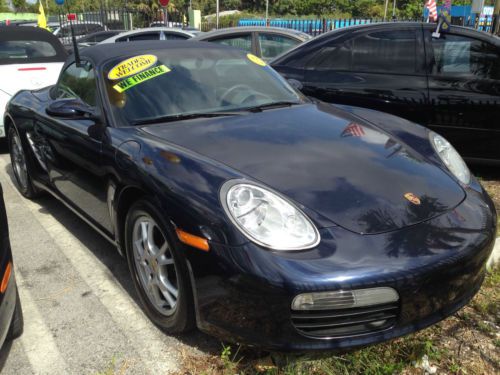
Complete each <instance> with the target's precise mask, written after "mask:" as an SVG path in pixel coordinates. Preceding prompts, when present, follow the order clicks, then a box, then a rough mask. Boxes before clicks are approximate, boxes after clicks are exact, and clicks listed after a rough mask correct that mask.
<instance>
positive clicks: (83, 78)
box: [56, 62, 96, 106]
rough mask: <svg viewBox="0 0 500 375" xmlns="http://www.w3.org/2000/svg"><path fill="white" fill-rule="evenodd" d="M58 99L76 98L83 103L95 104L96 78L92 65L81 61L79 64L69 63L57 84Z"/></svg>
mask: <svg viewBox="0 0 500 375" xmlns="http://www.w3.org/2000/svg"><path fill="white" fill-rule="evenodd" d="M56 97H57V98H58V99H66V98H76V99H81V100H82V101H83V102H84V103H86V104H88V105H90V106H95V105H96V80H95V73H94V69H93V67H92V65H91V64H90V63H88V62H82V63H81V64H80V66H77V65H76V64H75V63H73V64H71V65H70V66H68V67H67V68H66V70H65V71H64V72H63V73H62V75H61V78H60V80H59V83H58V85H57V94H56Z"/></svg>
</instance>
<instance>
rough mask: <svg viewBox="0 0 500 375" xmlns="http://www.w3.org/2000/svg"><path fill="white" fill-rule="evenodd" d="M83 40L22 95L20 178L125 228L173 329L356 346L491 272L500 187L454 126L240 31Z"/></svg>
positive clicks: (34, 191)
mask: <svg viewBox="0 0 500 375" xmlns="http://www.w3.org/2000/svg"><path fill="white" fill-rule="evenodd" d="M80 60H81V61H76V62H75V60H74V57H70V58H69V60H68V61H67V62H66V64H65V66H64V67H63V70H62V73H61V76H60V78H59V81H58V82H57V84H56V85H55V86H53V87H48V88H45V89H42V90H37V91H22V92H19V93H18V94H17V95H15V96H14V97H13V98H12V100H11V101H10V102H9V104H8V106H7V108H6V115H5V126H6V130H7V131H8V138H9V145H10V153H11V158H12V166H13V169H14V172H15V176H16V179H17V182H18V186H19V190H20V191H21V193H22V194H23V195H24V196H25V197H27V198H34V197H36V196H37V195H38V194H40V193H42V192H49V193H50V194H52V195H53V196H55V197H56V198H58V199H59V200H61V201H62V202H63V203H64V204H66V205H67V206H68V207H69V208H70V209H72V210H73V211H74V212H75V213H77V214H78V215H79V216H80V217H81V218H82V219H84V220H85V221H86V222H88V223H89V224H90V225H91V226H93V227H94V228H95V229H96V231H98V232H99V233H100V234H101V235H103V236H105V237H106V238H107V239H108V240H109V241H111V242H112V243H114V244H115V245H116V247H117V248H118V251H120V252H121V253H122V254H123V255H124V256H125V257H126V258H127V260H128V264H129V267H130V272H131V274H132V278H133V280H134V284H135V286H136V289H137V293H138V295H139V298H140V301H141V303H142V307H143V309H144V311H145V313H146V314H147V315H148V316H149V318H150V319H151V320H152V321H153V322H154V323H155V324H157V325H158V326H159V327H161V328H162V329H164V330H165V331H166V332H169V333H173V332H183V331H186V330H188V329H189V328H192V327H194V326H195V325H197V326H198V327H199V328H200V329H201V330H202V331H204V332H207V333H210V334H212V335H215V336H218V337H221V338H223V339H226V340H228V341H234V342H241V343H247V344H251V345H257V346H260V347H263V348H266V349H274V350H282V351H291V350H294V351H306V350H333V349H337V350H339V349H340V350H342V349H346V348H353V347H359V346H363V345H367V344H372V343H378V342H381V341H384V340H388V339H391V338H394V337H398V336H401V335H404V334H407V333H410V332H413V331H416V330H418V329H421V328H424V327H426V326H428V325H430V324H433V323H436V322H438V321H439V320H441V319H443V318H445V317H447V316H448V315H450V314H452V313H453V312H455V311H456V310H458V309H459V308H460V307H462V306H463V305H464V304H466V303H467V302H468V301H469V300H470V299H471V298H472V297H473V296H474V294H475V293H476V292H477V291H478V289H479V287H480V286H481V283H482V281H483V276H484V265H485V262H486V259H487V258H488V256H489V254H490V252H491V249H492V246H493V242H494V238H495V225H496V216H495V213H494V209H493V204H492V202H491V200H490V199H489V197H488V195H487V194H486V193H485V192H484V190H483V189H482V188H481V186H480V185H479V183H478V182H477V180H476V179H475V178H474V177H473V176H471V174H470V172H469V170H468V169H467V166H466V165H465V164H464V162H463V160H462V158H461V157H460V156H459V155H458V153H457V152H456V151H455V150H454V148H453V147H452V146H451V145H450V144H449V143H448V142H447V141H446V139H444V138H443V137H442V136H440V135H438V134H436V133H433V132H430V131H429V130H427V129H425V128H423V127H420V126H418V125H415V124H412V123H410V122H408V121H406V120H402V119H400V118H397V117H394V116H392V115H387V114H383V113H380V112H376V111H373V110H368V109H361V108H356V107H348V106H334V105H330V104H324V103H321V102H312V101H310V100H308V99H306V98H304V97H303V96H301V95H300V94H299V93H297V92H296V91H295V90H294V89H292V88H291V87H290V86H289V85H288V84H287V82H286V81H284V79H283V78H281V77H280V76H279V75H278V74H277V73H276V72H275V71H274V70H273V69H272V68H270V67H269V66H267V65H266V63H265V62H264V61H262V60H261V59H259V58H258V57H256V56H254V55H251V54H246V53H244V52H241V51H238V50H235V49H231V48H228V47H225V46H217V45H214V44H204V43H186V42H171V43H162V42H144V43H128V44H126V45H124V44H120V43H118V44H116V45H104V46H95V47H90V48H87V49H85V50H84V51H82V53H81V57H80Z"/></svg>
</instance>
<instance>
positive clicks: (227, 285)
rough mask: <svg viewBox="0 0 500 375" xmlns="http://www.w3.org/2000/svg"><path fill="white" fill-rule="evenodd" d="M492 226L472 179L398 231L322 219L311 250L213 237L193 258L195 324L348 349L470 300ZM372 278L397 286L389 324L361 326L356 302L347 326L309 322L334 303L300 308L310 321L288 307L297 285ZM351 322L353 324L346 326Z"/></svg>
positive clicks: (370, 281) (336, 286)
mask: <svg viewBox="0 0 500 375" xmlns="http://www.w3.org/2000/svg"><path fill="white" fill-rule="evenodd" d="M495 230H496V215H495V211H494V209H493V204H492V203H491V200H490V199H489V197H488V196H487V195H486V194H485V193H484V192H483V191H482V190H481V189H480V188H478V190H477V191H475V190H472V189H469V190H468V192H467V198H466V199H465V200H464V201H463V202H462V203H461V204H460V205H459V206H458V207H456V208H455V209H454V210H452V211H450V212H448V213H446V214H443V215H441V216H439V217H435V218H434V219H431V220H429V221H427V222H425V223H421V224H418V225H414V226H410V227H407V228H404V229H401V230H398V231H393V232H388V233H382V234H377V235H365V236H363V235H359V234H355V233H352V232H349V231H347V230H345V229H343V228H340V227H333V228H323V229H322V230H321V236H322V241H321V243H320V245H319V246H318V247H317V248H315V249H312V250H307V251H302V252H288V253H280V252H272V251H268V250H264V249H261V248H259V247H257V246H256V245H253V244H251V243H247V244H245V245H243V246H240V247H228V246H223V245H216V244H213V245H212V249H211V252H212V254H210V255H208V254H206V255H202V256H201V257H190V259H189V260H190V264H191V268H192V272H193V284H194V288H193V290H194V295H195V300H196V312H197V322H198V326H199V328H200V329H201V330H202V331H205V332H207V333H209V334H211V335H215V336H218V337H219V338H222V339H224V340H227V341H231V342H238V343H244V344H248V345H256V346H259V347H262V348H265V349H269V350H278V351H301V352H302V351H311V350H317V351H325V350H346V349H350V348H356V347H362V346H366V345H369V344H374V343H379V342H383V341H386V340H389V339H392V338H395V337H399V336H402V335H405V334H408V333H411V332H414V331H417V330H420V329H422V328H425V327H427V326H429V325H431V324H434V323H436V322H438V321H440V320H442V319H444V318H446V317H447V316H449V315H451V314H453V313H454V312H455V311H457V310H458V309H460V308H461V307H462V306H464V305H465V304H467V303H468V301H469V300H470V299H471V298H472V297H473V296H474V295H475V293H476V292H477V291H478V290H479V288H480V286H481V284H482V281H483V279H484V275H485V263H486V261H487V259H488V256H489V255H490V253H491V251H492V248H493V245H494V240H495ZM375 287H390V288H394V289H395V290H396V291H397V292H398V294H399V300H398V301H397V302H396V303H395V304H393V305H392V306H388V307H389V308H390V309H389V311H390V312H391V319H392V320H390V321H387V322H385V323H386V324H381V325H378V326H376V325H374V326H373V325H372V326H370V325H367V326H365V327H363V326H361V328H360V325H359V324H357V326H356V324H355V323H359V321H360V320H359V319H358V320H356V319H357V318H358V317H359V313H360V311H354V313H355V314H354V315H352V314H351V315H350V316H349V314H347V315H346V316H343V317H341V320H340V321H341V323H342V324H343V325H344V326H345V328H346V329H345V330H342V331H333V332H336V333H334V334H333V335H332V334H331V332H332V331H328V327H327V328H326V329H324V327H322V328H321V329H320V330H319V334H318V330H317V329H316V330H315V326H316V327H317V326H318V324H319V325H320V326H321V325H323V326H324V324H323V323H324V322H327V323H328V322H330V323H331V325H332V326H335V324H337V323H338V322H339V321H338V320H335V319H337V318H338V317H337V318H335V319H334V320H331V319H330V318H332V315H338V314H337V313H338V312H339V311H331V310H329V311H319V312H318V311H316V312H313V313H312V315H310V316H307V317H306V318H307V319H308V320H306V321H307V322H308V323H310V324H309V325H310V326H312V328H313V329H312V330H308V329H309V328H311V327H309V328H307V326H308V324H306V329H304V324H302V325H301V323H302V322H304V320H300V319H301V316H300V315H301V314H302V312H297V311H293V310H292V309H291V304H292V300H293V298H294V297H295V296H296V295H298V294H300V293H309V292H320V291H338V290H353V289H365V288H375ZM341 312H342V313H344V312H348V311H347V310H344V311H341ZM351 312H352V311H351ZM325 313H327V314H326V315H328V314H330V315H329V316H325ZM361 313H366V311H365V312H363V311H361ZM368 313H369V312H368ZM315 314H316V315H315ZM371 317H372V319H371V320H372V321H373V320H374V319H373V316H371ZM316 318H317V319H316ZM297 319H298V320H297ZM315 319H316V320H315ZM328 319H330V320H328ZM381 320H384V316H382V318H381ZM351 323H352V324H351ZM327 325H328V324H327ZM349 325H350V326H351V327H354V326H356V327H357V328H356V329H353V330H351V331H349ZM367 327H368V328H367ZM370 327H371V328H372V329H370ZM322 330H324V334H323V333H321V332H322ZM328 332H330V334H329V333H328ZM339 332H343V333H339Z"/></svg>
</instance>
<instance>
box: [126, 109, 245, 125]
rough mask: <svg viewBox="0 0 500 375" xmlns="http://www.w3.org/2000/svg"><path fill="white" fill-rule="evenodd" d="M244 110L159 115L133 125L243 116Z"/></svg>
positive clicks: (135, 122)
mask: <svg viewBox="0 0 500 375" xmlns="http://www.w3.org/2000/svg"><path fill="white" fill-rule="evenodd" d="M243 114H244V113H243V112H197V113H186V114H179V115H168V116H158V117H150V118H145V119H142V120H137V121H134V122H133V123H132V124H133V125H147V124H158V123H161V122H174V121H180V120H189V119H194V118H204V117H205V118H209V117H222V116H241V115H243Z"/></svg>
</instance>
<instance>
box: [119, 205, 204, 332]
mask: <svg viewBox="0 0 500 375" xmlns="http://www.w3.org/2000/svg"><path fill="white" fill-rule="evenodd" d="M143 213H146V214H147V215H149V216H151V217H152V218H153V220H154V221H156V223H157V224H158V225H159V226H160V228H161V230H162V231H163V234H164V235H165V237H166V239H167V241H168V243H169V245H170V251H171V253H172V257H173V259H174V262H175V269H176V273H177V281H178V290H179V296H178V298H177V306H176V310H175V312H174V313H173V314H172V315H171V316H165V315H162V314H160V313H159V312H158V311H157V310H156V308H155V307H154V306H153V305H152V304H151V302H150V301H149V298H148V296H147V294H146V292H145V291H144V289H143V287H142V284H141V282H140V280H139V275H138V272H137V269H136V264H135V261H134V252H133V248H132V233H133V226H134V223H135V221H136V219H137V218H138V217H140V216H142V214H143ZM179 247H180V246H179V243H178V240H177V238H176V237H175V236H174V230H173V228H172V225H171V224H170V223H168V222H167V221H166V220H165V219H164V218H163V216H162V215H161V214H160V213H159V212H158V210H157V208H156V207H155V205H154V203H153V202H151V201H149V200H147V199H141V200H139V201H137V202H135V203H134V204H133V205H132V206H131V207H130V210H129V212H128V214H127V219H126V222H125V248H126V253H127V254H126V255H127V262H128V266H129V270H130V274H131V277H132V280H133V282H134V286H135V289H136V291H137V294H138V296H139V299H140V302H141V305H142V309H143V310H144V312H145V313H146V315H147V316H148V317H149V318H150V319H151V321H152V322H153V323H154V324H156V325H157V326H158V327H160V328H161V329H162V330H164V331H165V332H168V333H180V332H185V331H188V330H189V329H191V328H192V327H193V325H194V318H193V316H194V314H193V297H192V291H191V282H190V277H189V270H188V266H187V261H186V259H185V257H184V255H183V254H182V253H181V252H180V251H179Z"/></svg>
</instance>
